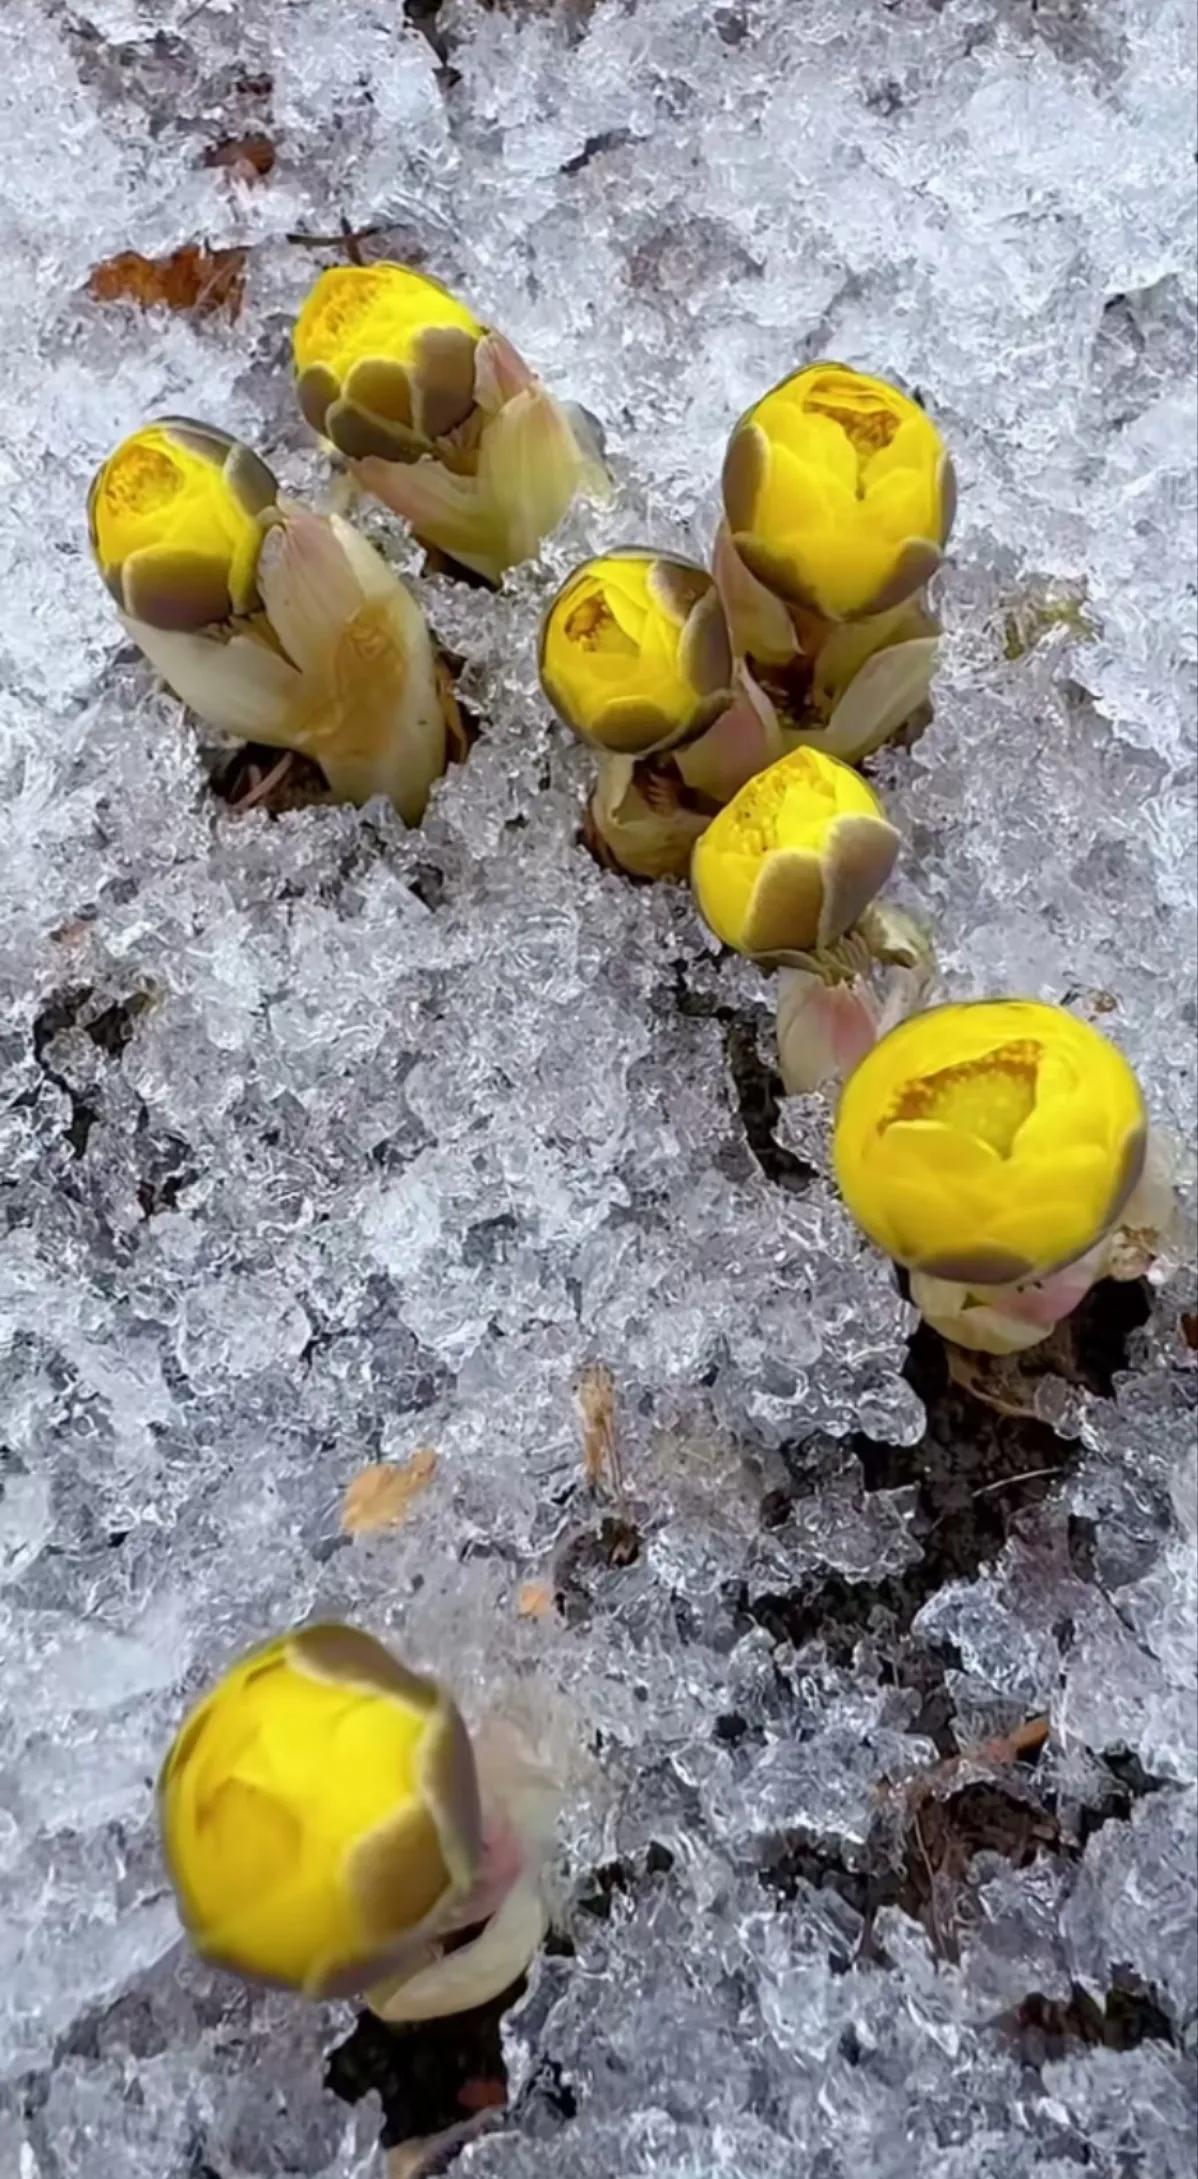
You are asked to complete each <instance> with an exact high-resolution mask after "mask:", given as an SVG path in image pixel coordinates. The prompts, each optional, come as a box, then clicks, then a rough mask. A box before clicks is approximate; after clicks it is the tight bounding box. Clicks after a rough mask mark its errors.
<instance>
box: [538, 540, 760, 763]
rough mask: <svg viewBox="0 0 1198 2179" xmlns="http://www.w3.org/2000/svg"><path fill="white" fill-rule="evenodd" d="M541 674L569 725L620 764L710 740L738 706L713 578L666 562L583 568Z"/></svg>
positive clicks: (649, 556) (563, 592) (550, 637)
mask: <svg viewBox="0 0 1198 2179" xmlns="http://www.w3.org/2000/svg"><path fill="white" fill-rule="evenodd" d="M540 670H541V685H542V687H543V689H544V691H545V694H546V696H547V697H548V699H549V701H550V703H551V704H552V705H553V708H554V710H555V711H556V712H557V713H558V715H559V717H560V718H561V719H563V720H564V722H565V724H566V725H567V726H569V727H572V728H573V730H574V732H575V733H576V734H578V735H580V736H581V737H582V739H583V740H584V741H587V742H591V743H593V744H594V745H595V746H596V747H598V748H600V749H604V750H607V751H609V752H610V753H612V754H614V755H619V756H647V755H649V754H650V753H651V752H656V751H660V750H664V749H671V748H674V747H675V746H676V745H677V744H679V743H680V742H684V741H690V740H692V739H693V738H694V737H695V736H696V735H699V734H702V733H705V732H706V730H707V728H708V727H709V726H711V725H712V724H713V723H714V721H715V720H716V719H717V718H719V716H720V715H721V713H722V712H724V711H725V710H727V709H728V707H729V705H730V704H731V703H732V701H733V686H732V680H733V665H732V646H731V643H730V641H729V636H728V627H727V623H726V621H725V618H724V609H723V606H722V605H721V603H720V597H719V592H718V591H717V589H716V586H715V583H714V581H713V579H712V577H711V576H710V575H708V574H707V573H706V571H705V570H704V569H703V568H701V567H696V566H694V565H693V564H692V563H691V562H690V561H688V560H677V559H671V558H670V557H669V556H667V555H666V554H662V553H652V552H639V551H638V552H620V553H608V554H606V555H605V556H604V557H603V558H601V559H597V560H586V561H584V562H583V564H582V566H581V567H577V568H575V569H574V572H573V574H572V575H570V576H568V577H567V579H566V581H565V582H564V583H563V584H562V587H561V589H560V590H559V591H558V593H557V596H556V597H555V598H554V600H553V602H552V604H551V605H550V607H549V610H548V612H547V613H546V615H545V618H544V621H543V623H542V628H541V649H540Z"/></svg>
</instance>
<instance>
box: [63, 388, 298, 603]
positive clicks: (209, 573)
mask: <svg viewBox="0 0 1198 2179" xmlns="http://www.w3.org/2000/svg"><path fill="white" fill-rule="evenodd" d="M277 498H278V487H277V485H276V483H275V479H274V477H273V476H272V475H271V472H270V470H269V469H268V468H267V466H266V464H265V462H262V461H259V459H258V456H257V455H256V454H254V453H252V452H251V451H250V448H249V447H248V446H242V445H241V444H239V442H238V441H237V440H236V439H230V438H229V437H228V436H227V435H226V433H224V432H223V431H216V430H214V429H212V427H211V426H209V425H207V424H197V423H193V422H192V421H191V420H190V418H187V417H180V416H167V417H162V418H161V419H160V420H159V421H158V422H156V423H153V424H146V425H144V426H143V428H142V429H141V430H140V431H135V432H134V433H133V434H132V436H131V437H130V438H128V439H125V440H124V441H123V442H122V444H121V445H120V446H118V447H117V449H116V452H115V453H113V454H110V455H109V457H108V460H107V461H106V462H105V463H104V465H103V467H102V469H101V470H100V471H99V474H98V475H97V477H96V479H95V482H94V483H93V485H92V488H91V495H90V498H89V501H88V517H89V523H90V529H91V541H92V550H93V552H94V553H95V557H96V561H97V564H98V565H99V568H100V572H101V574H102V575H103V577H104V580H105V582H106V583H107V585H108V588H109V589H110V591H111V592H112V595H113V597H114V598H115V599H116V602H117V604H118V605H119V606H120V607H121V609H122V611H123V612H126V613H128V614H130V615H131V616H132V618H133V619H134V620H141V621H145V622H147V623H148V625H149V626H151V627H154V628H168V629H186V628H203V627H206V626H207V625H208V624H209V623H210V622H213V621H222V620H228V619H229V618H230V617H231V616H232V615H234V614H248V613H252V612H253V611H254V610H255V609H256V607H257V605H258V602H259V599H258V587H257V572H258V555H259V552H260V551H261V549H262V540H263V537H264V536H265V534H266V532H265V525H264V523H263V520H262V517H263V515H267V514H269V512H270V510H272V509H273V508H274V507H275V505H276V503H277Z"/></svg>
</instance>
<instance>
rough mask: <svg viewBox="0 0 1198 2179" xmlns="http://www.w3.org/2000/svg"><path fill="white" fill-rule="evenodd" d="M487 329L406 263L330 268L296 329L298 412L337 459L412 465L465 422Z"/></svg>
mask: <svg viewBox="0 0 1198 2179" xmlns="http://www.w3.org/2000/svg"><path fill="white" fill-rule="evenodd" d="M485 332H486V328H485V326H482V325H480V324H479V322H478V319H477V318H476V317H475V316H474V313H473V311H471V310H467V308H466V306H465V304H464V303H460V302H459V301H458V299H457V297H456V296H455V295H451V294H450V292H449V289H448V288H444V287H442V286H441V283H440V281H439V280H430V279H429V277H428V275H427V273H422V272H413V271H412V270H411V268H410V267H409V266H407V265H388V264H379V265H334V266H331V267H330V268H329V270H328V271H327V272H323V273H321V275H320V278H319V279H318V280H317V282H316V285H315V286H314V287H313V288H312V290H311V291H310V293H309V295H308V297H307V299H306V301H305V303H304V306H303V308H302V310H301V311H300V314H299V317H298V318H297V320H296V324H295V334H294V353H295V368H296V375H297V381H298V390H299V399H300V407H301V408H302V409H303V412H304V415H305V416H306V417H307V419H308V422H309V423H310V424H311V425H312V427H313V429H314V430H315V431H319V432H321V433H322V434H323V436H324V437H325V438H326V439H331V440H332V442H333V444H334V446H336V447H338V448H339V449H340V451H341V452H342V453H343V454H349V455H362V454H379V455H381V456H382V458H383V460H384V461H415V460H416V458H417V456H418V455H420V454H422V453H423V452H424V451H425V449H426V448H427V447H428V446H430V445H431V444H432V442H433V440H434V439H439V438H442V437H443V436H444V435H445V434H446V433H448V432H450V431H453V430H454V429H456V427H457V426H458V425H460V424H463V423H465V421H466V418H467V417H468V416H469V414H470V411H471V409H472V408H473V406H474V356H475V350H476V348H477V346H478V343H479V342H480V340H482V339H483V338H484V335H485Z"/></svg>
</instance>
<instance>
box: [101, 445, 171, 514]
mask: <svg viewBox="0 0 1198 2179" xmlns="http://www.w3.org/2000/svg"><path fill="white" fill-rule="evenodd" d="M182 490H183V475H182V472H181V470H180V468H179V465H178V463H177V462H175V461H172V459H171V457H170V455H169V454H167V453H166V452H164V450H163V449H162V448H161V447H158V446H149V445H146V444H145V443H144V442H143V441H141V440H137V439H133V440H130V441H129V443H128V445H127V446H126V448H125V450H124V458H123V459H122V460H120V461H113V462H110V463H109V465H108V469H107V472H106V474H105V478H104V498H105V502H106V511H107V513H108V514H109V516H110V517H111V519H112V520H113V521H114V522H120V521H121V520H122V519H123V518H131V519H133V520H136V521H141V520H143V519H144V518H145V517H146V516H147V515H151V514H157V513H159V512H160V511H161V510H162V508H164V507H167V506H169V505H170V502H171V501H172V500H173V499H177V498H178V496H179V494H180V492H181V491H182Z"/></svg>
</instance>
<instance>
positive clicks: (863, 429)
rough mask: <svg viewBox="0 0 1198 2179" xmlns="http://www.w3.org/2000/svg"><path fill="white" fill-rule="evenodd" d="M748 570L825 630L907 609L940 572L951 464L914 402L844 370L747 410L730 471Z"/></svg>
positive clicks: (832, 367)
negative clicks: (835, 623)
mask: <svg viewBox="0 0 1198 2179" xmlns="http://www.w3.org/2000/svg"><path fill="white" fill-rule="evenodd" d="M724 509H725V513H726V515H727V519H728V526H729V530H730V532H731V536H732V542H733V544H734V546H735V549H736V551H737V553H738V554H739V556H740V558H741V559H742V560H743V561H744V563H745V565H746V567H748V568H749V569H750V570H751V572H752V573H753V574H754V575H755V576H756V577H757V578H758V580H759V581H760V582H762V583H763V584H764V585H765V586H766V588H767V589H768V590H770V591H773V592H774V593H775V594H776V595H777V596H778V597H780V598H784V599H785V600H787V602H788V603H790V604H793V605H799V606H803V607H806V608H807V609H808V610H810V611H812V612H815V613H818V614H820V615H821V616H822V617H823V618H824V619H825V620H855V619H858V618H859V617H860V616H862V615H865V614H873V613H882V612H885V611H888V610H889V608H890V607H891V606H894V605H899V604H901V603H902V601H903V600H904V599H905V598H909V597H911V596H912V595H913V594H914V593H915V592H916V591H917V590H920V589H922V588H923V585H924V584H925V583H926V582H927V581H928V579H929V577H930V576H932V575H934V574H935V572H936V569H937V568H938V566H939V565H940V556H941V549H942V547H943V546H944V544H945V543H946V541H947V538H948V534H949V531H950V529H951V527H952V520H953V513H954V509H955V486H954V482H953V473H952V465H951V463H950V461H949V458H948V455H947V454H946V452H945V449H944V444H943V442H942V440H941V437H940V434H939V432H938V431H937V429H936V427H935V425H934V424H933V423H932V422H931V420H930V418H929V417H927V416H926V415H925V414H924V412H923V410H922V409H921V408H920V407H919V406H918V404H917V403H916V402H914V401H910V400H908V398H907V396H906V395H905V394H903V393H900V392H899V391H898V388H897V387H895V386H890V385H888V384H887V382H886V380H885V379H881V378H869V377H867V376H866V375H865V373H864V372H862V371H854V370H851V369H850V368H849V366H848V365H847V364H843V363H813V364H811V365H809V366H808V368H807V369H805V370H802V371H796V372H795V373H794V375H793V376H792V377H790V378H787V379H784V380H783V381H782V383H781V385H779V386H775V387H774V388H773V390H772V391H771V392H770V393H767V394H766V395H765V396H764V397H763V399H762V400H760V401H758V402H756V403H755V404H754V406H753V407H752V408H751V409H749V410H747V412H746V413H745V415H744V416H743V417H742V418H741V420H740V422H739V423H738V425H737V426H736V429H735V431H734V432H733V434H732V437H731V440H730V441H729V445H728V452H727V455H726V457H725V461H724Z"/></svg>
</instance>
